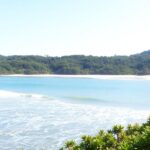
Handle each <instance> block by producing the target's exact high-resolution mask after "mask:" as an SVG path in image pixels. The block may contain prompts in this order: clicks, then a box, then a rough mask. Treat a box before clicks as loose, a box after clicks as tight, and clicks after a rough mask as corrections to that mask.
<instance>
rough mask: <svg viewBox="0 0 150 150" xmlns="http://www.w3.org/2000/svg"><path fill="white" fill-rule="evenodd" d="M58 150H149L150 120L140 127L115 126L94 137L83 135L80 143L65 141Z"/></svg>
mask: <svg viewBox="0 0 150 150" xmlns="http://www.w3.org/2000/svg"><path fill="white" fill-rule="evenodd" d="M60 150H150V118H149V119H148V120H147V122H146V123H143V124H141V125H140V124H132V125H131V124H129V125H128V126H127V128H124V127H123V126H122V125H115V126H113V127H112V129H111V130H107V131H104V130H100V131H99V133H98V134H97V135H95V136H90V135H84V136H82V138H81V141H80V143H77V142H75V141H74V140H70V141H67V142H66V143H65V144H64V146H63V147H62V148H60Z"/></svg>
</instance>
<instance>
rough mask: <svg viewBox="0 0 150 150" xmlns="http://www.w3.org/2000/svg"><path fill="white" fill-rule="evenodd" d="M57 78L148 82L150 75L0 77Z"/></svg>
mask: <svg viewBox="0 0 150 150" xmlns="http://www.w3.org/2000/svg"><path fill="white" fill-rule="evenodd" d="M3 76H5V77H6V76H8V77H58V78H91V79H101V80H102V79H104V80H106V79H107V80H150V75H141V76H138V75H57V74H33V75H24V74H13V75H0V77H3Z"/></svg>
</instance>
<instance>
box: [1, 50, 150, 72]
mask: <svg viewBox="0 0 150 150" xmlns="http://www.w3.org/2000/svg"><path fill="white" fill-rule="evenodd" d="M0 74H102V75H104V74H109V75H113V74H116V75H124V74H131V75H132V74H133V75H145V74H150V51H145V52H142V53H140V54H135V55H131V56H112V57H97V56H84V55H72V56H62V57H50V56H46V57H43V56H32V55H31V56H17V55H16V56H2V55H0Z"/></svg>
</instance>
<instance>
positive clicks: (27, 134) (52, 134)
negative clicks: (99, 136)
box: [0, 76, 150, 150]
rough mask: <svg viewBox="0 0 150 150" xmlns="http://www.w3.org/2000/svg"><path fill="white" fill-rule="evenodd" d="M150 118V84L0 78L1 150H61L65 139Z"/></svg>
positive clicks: (148, 82) (65, 78)
mask: <svg viewBox="0 0 150 150" xmlns="http://www.w3.org/2000/svg"><path fill="white" fill-rule="evenodd" d="M149 115H150V80H144V79H132V80H130V79H125V80H124V79H123V78H122V79H109V80H108V79H101V78H86V77H84V78H82V77H78V78H75V77H69V78H68V77H67V76H66V77H65V76H63V77H59V76H58V77H57V76H56V77H49V76H47V77H46V76H37V77H35V76H1V77H0V149H1V150H15V149H20V148H23V149H24V150H31V149H36V150H40V149H47V150H57V149H59V148H60V147H61V146H62V145H63V144H64V142H65V141H66V140H70V139H74V140H77V141H79V140H80V137H81V136H82V135H85V134H89V135H95V134H96V133H98V131H99V130H100V129H106V130H107V129H110V128H111V127H112V126H113V125H115V124H122V125H125V126H126V125H127V124H129V123H136V122H138V123H142V122H144V121H146V119H147V117H148V116H149Z"/></svg>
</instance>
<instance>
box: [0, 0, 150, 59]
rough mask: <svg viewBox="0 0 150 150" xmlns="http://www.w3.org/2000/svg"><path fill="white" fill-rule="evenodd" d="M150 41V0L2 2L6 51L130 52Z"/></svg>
mask: <svg viewBox="0 0 150 150" xmlns="http://www.w3.org/2000/svg"><path fill="white" fill-rule="evenodd" d="M149 39H150V0H0V54H1V55H43V56H44V55H49V56H62V55H79V54H84V55H94V56H113V55H130V54H134V53H139V52H141V51H144V50H148V49H150V40H149Z"/></svg>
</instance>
